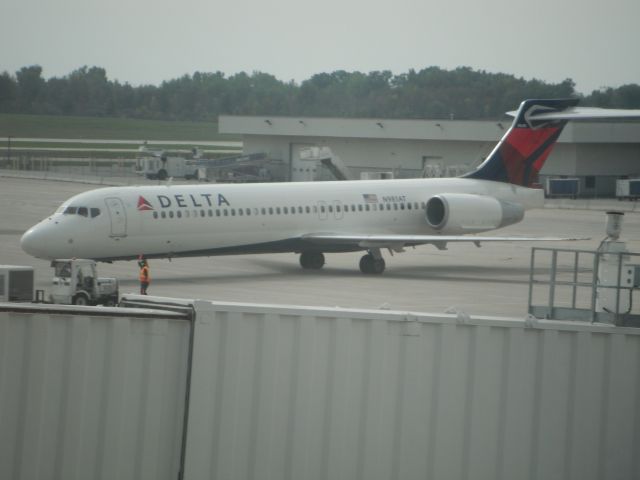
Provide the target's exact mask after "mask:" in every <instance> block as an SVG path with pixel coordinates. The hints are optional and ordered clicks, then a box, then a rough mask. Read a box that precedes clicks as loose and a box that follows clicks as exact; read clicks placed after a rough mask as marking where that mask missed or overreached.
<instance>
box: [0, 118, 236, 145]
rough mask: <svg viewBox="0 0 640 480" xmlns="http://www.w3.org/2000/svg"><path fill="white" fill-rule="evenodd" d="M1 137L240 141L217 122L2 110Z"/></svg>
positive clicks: (0, 119) (0, 121)
mask: <svg viewBox="0 0 640 480" xmlns="http://www.w3.org/2000/svg"><path fill="white" fill-rule="evenodd" d="M0 137H18V138H64V139H66V138H68V139H96V140H133V141H143V140H149V141H157V140H176V141H188V142H196V143H197V142H198V141H203V142H204V141H240V140H241V138H240V137H238V136H234V135H220V134H219V133H218V123H217V122H178V121H175V122H174V121H163V120H134V119H129V118H101V117H100V118H97V117H67V116H54V115H19V114H1V113H0Z"/></svg>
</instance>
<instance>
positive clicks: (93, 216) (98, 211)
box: [90, 208, 158, 218]
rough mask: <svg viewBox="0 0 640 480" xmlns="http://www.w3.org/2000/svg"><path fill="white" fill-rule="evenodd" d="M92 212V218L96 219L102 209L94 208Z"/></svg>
mask: <svg viewBox="0 0 640 480" xmlns="http://www.w3.org/2000/svg"><path fill="white" fill-rule="evenodd" d="M90 211H91V218H95V217H97V216H98V215H100V209H99V208H92V209H91V210H90ZM156 218H158V216H157V215H156Z"/></svg>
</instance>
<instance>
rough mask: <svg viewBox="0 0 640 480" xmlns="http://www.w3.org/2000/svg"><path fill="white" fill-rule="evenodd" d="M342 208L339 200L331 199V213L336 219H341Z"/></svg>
mask: <svg viewBox="0 0 640 480" xmlns="http://www.w3.org/2000/svg"><path fill="white" fill-rule="evenodd" d="M343 211H344V208H342V202H341V201H340V200H334V201H333V215H334V216H335V217H336V220H342V216H343V215H344V213H343Z"/></svg>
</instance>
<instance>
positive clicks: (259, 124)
mask: <svg viewBox="0 0 640 480" xmlns="http://www.w3.org/2000/svg"><path fill="white" fill-rule="evenodd" d="M510 125H511V119H510V118H505V119H504V120H500V121H487V120H478V121H468V120H397V119H382V118H377V119H376V118H369V119H366V118H357V119H356V118H318V117H277V116H236V115H221V116H220V117H219V131H220V133H230V134H241V135H264V136H287V137H306V138H309V137H325V138H326V137H332V138H360V139H395V140H443V141H476V142H487V141H496V140H498V139H499V138H500V137H502V135H503V134H504V133H505V132H506V131H507V129H508V128H509V126H510ZM559 142H562V143H640V122H621V121H616V122H570V123H569V124H568V125H567V127H566V128H565V129H564V131H563V133H562V135H561V137H560V139H559Z"/></svg>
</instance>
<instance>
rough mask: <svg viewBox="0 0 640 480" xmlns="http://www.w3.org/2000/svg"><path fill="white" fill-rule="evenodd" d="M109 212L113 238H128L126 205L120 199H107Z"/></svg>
mask: <svg viewBox="0 0 640 480" xmlns="http://www.w3.org/2000/svg"><path fill="white" fill-rule="evenodd" d="M105 203H106V204H107V211H108V212H109V218H110V219H111V235H110V236H111V237H126V236H127V214H126V212H125V209H124V203H122V200H120V199H119V198H115V197H111V198H107V199H105Z"/></svg>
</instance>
